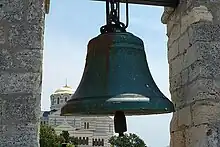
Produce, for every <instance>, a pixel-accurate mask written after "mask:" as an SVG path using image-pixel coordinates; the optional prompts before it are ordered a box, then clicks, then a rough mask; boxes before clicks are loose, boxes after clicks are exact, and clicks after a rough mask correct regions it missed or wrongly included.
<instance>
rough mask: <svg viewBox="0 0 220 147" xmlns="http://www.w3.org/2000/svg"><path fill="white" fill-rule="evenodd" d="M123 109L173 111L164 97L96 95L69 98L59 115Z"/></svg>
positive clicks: (148, 112)
mask: <svg viewBox="0 0 220 147" xmlns="http://www.w3.org/2000/svg"><path fill="white" fill-rule="evenodd" d="M116 111H123V112H124V113H125V115H127V116H132V115H151V114H152V115H153V114H164V113H172V112H175V109H174V106H173V103H172V102H171V101H170V100H169V99H168V98H166V97H154V98H149V97H144V96H142V97H136V98H134V95H133V97H130V98H129V97H126V98H123V97H98V98H97V97H96V98H93V99H91V98H78V99H76V98H75V99H74V98H73V99H70V100H69V101H67V103H66V104H65V105H64V106H63V107H62V108H61V116H69V115H89V116H91V115H94V116H108V115H110V116H111V115H114V113H115V112H116Z"/></svg>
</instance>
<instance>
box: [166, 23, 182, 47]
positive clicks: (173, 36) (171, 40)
mask: <svg viewBox="0 0 220 147" xmlns="http://www.w3.org/2000/svg"><path fill="white" fill-rule="evenodd" d="M179 37H180V24H179V23H177V24H174V25H173V28H172V31H171V33H170V36H169V39H168V46H171V45H172V44H173V43H174V41H176V40H177V39H178V38H179Z"/></svg>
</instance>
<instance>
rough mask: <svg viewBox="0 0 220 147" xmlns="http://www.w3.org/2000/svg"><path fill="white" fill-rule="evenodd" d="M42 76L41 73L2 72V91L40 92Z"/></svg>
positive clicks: (7, 92)
mask: <svg viewBox="0 0 220 147" xmlns="http://www.w3.org/2000/svg"><path fill="white" fill-rule="evenodd" d="M41 78H42V75H41V73H26V72H24V73H8V72H0V83H1V84H0V93H1V94H9V93H19V92H24V93H32V92H36V93H38V92H39V91H40V90H41ZM39 84H40V85H39Z"/></svg>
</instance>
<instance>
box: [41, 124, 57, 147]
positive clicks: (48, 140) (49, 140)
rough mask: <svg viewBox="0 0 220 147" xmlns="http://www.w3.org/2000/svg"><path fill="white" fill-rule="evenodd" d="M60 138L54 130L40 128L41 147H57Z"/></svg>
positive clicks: (46, 127)
mask: <svg viewBox="0 0 220 147" xmlns="http://www.w3.org/2000/svg"><path fill="white" fill-rule="evenodd" d="M59 143H60V142H59V139H58V136H57V135H56V133H55V131H54V129H53V128H52V127H50V126H47V125H41V126H40V146H41V147H57V146H58V144H59Z"/></svg>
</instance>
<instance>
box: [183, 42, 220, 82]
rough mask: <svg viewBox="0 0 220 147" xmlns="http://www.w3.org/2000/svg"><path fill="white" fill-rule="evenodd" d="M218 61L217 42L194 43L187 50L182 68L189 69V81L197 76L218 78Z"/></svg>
mask: <svg viewBox="0 0 220 147" xmlns="http://www.w3.org/2000/svg"><path fill="white" fill-rule="evenodd" d="M219 59H220V43H219V42H196V43H194V44H193V45H192V46H191V47H190V48H189V49H188V50H187V52H186V54H185V56H184V63H183V66H184V68H187V67H189V74H190V76H189V77H190V81H192V80H193V79H194V78H195V77H197V76H200V77H218V75H219V71H220V66H219V65H220V61H219Z"/></svg>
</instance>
